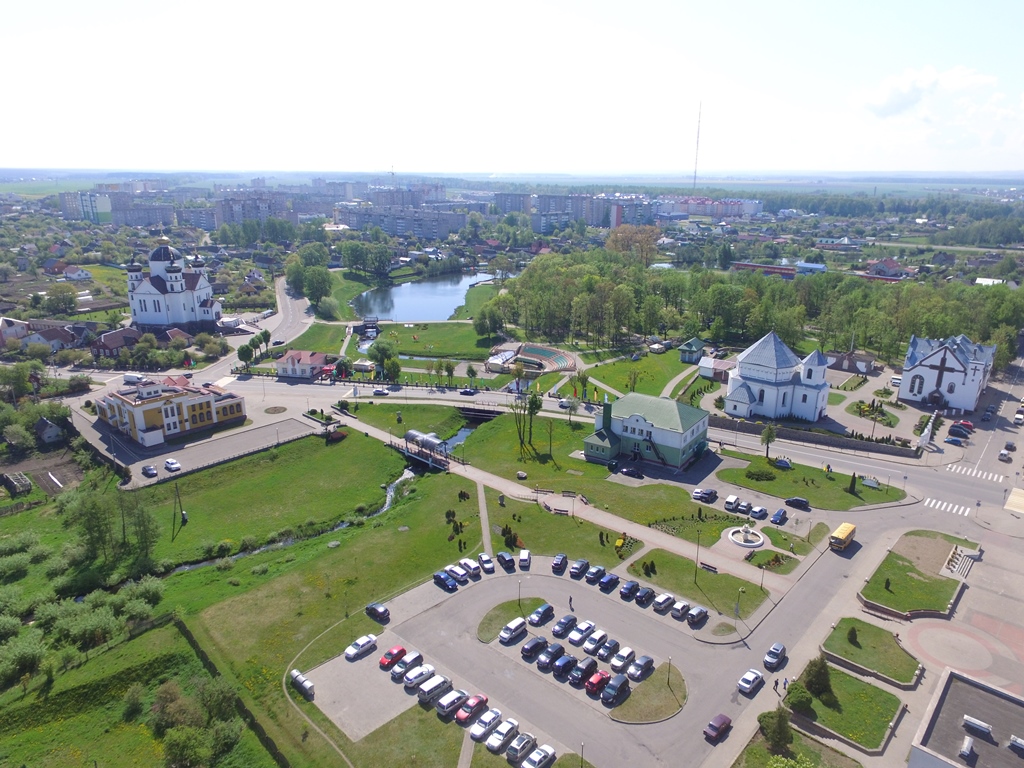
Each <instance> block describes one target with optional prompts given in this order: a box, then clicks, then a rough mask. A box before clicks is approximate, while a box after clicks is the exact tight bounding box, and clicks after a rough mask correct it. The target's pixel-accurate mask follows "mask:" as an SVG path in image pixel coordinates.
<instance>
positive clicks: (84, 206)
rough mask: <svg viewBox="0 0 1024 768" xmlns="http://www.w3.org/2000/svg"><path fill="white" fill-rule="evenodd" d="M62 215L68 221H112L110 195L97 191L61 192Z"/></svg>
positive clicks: (95, 222) (99, 222) (103, 222)
mask: <svg viewBox="0 0 1024 768" xmlns="http://www.w3.org/2000/svg"><path fill="white" fill-rule="evenodd" d="M60 210H61V215H62V216H63V217H64V218H65V219H67V220H68V221H81V220H83V219H84V220H86V221H91V222H92V223H93V224H106V223H109V222H110V196H109V195H103V194H97V193H96V192H61V194H60Z"/></svg>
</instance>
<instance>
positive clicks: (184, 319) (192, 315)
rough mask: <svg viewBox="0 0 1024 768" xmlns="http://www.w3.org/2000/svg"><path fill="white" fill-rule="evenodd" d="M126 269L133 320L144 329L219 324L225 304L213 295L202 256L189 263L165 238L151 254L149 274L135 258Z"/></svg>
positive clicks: (193, 328) (194, 328)
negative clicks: (222, 304)
mask: <svg viewBox="0 0 1024 768" xmlns="http://www.w3.org/2000/svg"><path fill="white" fill-rule="evenodd" d="M164 240H166V238H164ZM125 271H126V272H127V273H128V301H129V303H130V304H131V310H132V324H133V325H134V326H135V327H136V328H138V329H139V330H140V331H153V330H162V329H165V328H181V329H182V330H185V331H190V332H193V333H194V332H196V331H201V330H207V331H212V330H214V329H215V328H216V325H217V322H218V321H219V320H220V316H221V305H220V302H219V301H217V300H216V299H214V298H213V286H211V285H210V281H209V280H207V279H206V265H205V263H204V262H203V260H202V259H195V260H194V261H192V262H191V263H186V261H185V259H184V257H182V255H181V254H180V253H179V252H178V251H177V249H175V248H171V246H170V245H168V244H167V243H166V242H163V243H161V244H160V245H158V246H157V247H156V248H154V249H153V251H152V252H151V253H150V254H149V273H148V274H147V273H144V272H143V271H142V265H141V264H136V263H135V260H134V259H132V262H131V263H130V264H128V265H127V266H126V267H125Z"/></svg>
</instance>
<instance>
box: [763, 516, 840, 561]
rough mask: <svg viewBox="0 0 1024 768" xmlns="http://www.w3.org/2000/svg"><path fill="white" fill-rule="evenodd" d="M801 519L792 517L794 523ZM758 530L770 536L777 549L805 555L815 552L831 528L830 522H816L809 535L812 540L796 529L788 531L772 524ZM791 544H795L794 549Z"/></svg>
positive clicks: (791, 520)
mask: <svg viewBox="0 0 1024 768" xmlns="http://www.w3.org/2000/svg"><path fill="white" fill-rule="evenodd" d="M799 519H801V518H799V517H794V518H790V522H791V523H792V522H795V521H796V520H799ZM758 530H760V531H761V533H763V534H764V535H765V536H767V537H768V540H769V541H771V543H772V546H773V547H775V548H776V549H780V550H782V551H783V552H789V551H792V552H793V554H795V555H799V556H800V557H803V556H804V555H809V554H810V553H811V552H813V551H814V550H815V548H816V547H817V545H818V543H819V542H821V541H822V540H823V539H824V538H825V537H826V536H828V534H829V531H830V530H831V529H830V528H829V526H828V523H816V524H815V526H814V528H812V529H811V535H810V536H809V537H808V538H809V539H810V541H808V539H807V538H804V537H803V536H799V535H796V533H795V530H789V531H787V530H783V529H782V528H775V527H773V526H770V525H766V526H764V527H763V528H759V529H758ZM790 544H792V545H793V549H792V550H790V548H789V546H790Z"/></svg>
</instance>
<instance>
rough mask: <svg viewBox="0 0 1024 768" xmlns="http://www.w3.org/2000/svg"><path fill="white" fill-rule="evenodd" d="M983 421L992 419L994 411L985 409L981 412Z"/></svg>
mask: <svg viewBox="0 0 1024 768" xmlns="http://www.w3.org/2000/svg"><path fill="white" fill-rule="evenodd" d="M981 420H982V421H992V411H985V412H984V413H983V414H981Z"/></svg>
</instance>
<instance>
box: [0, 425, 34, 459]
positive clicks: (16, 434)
mask: <svg viewBox="0 0 1024 768" xmlns="http://www.w3.org/2000/svg"><path fill="white" fill-rule="evenodd" d="M3 435H4V440H6V441H7V443H8V445H10V446H11V448H13V449H14V450H16V451H18V452H19V453H23V452H25V451H28V450H31V449H32V448H34V447H35V444H36V441H35V438H33V437H32V433H31V432H29V431H28V430H27V429H25V427H23V426H21V424H8V425H7V426H6V427H4V431H3Z"/></svg>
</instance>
